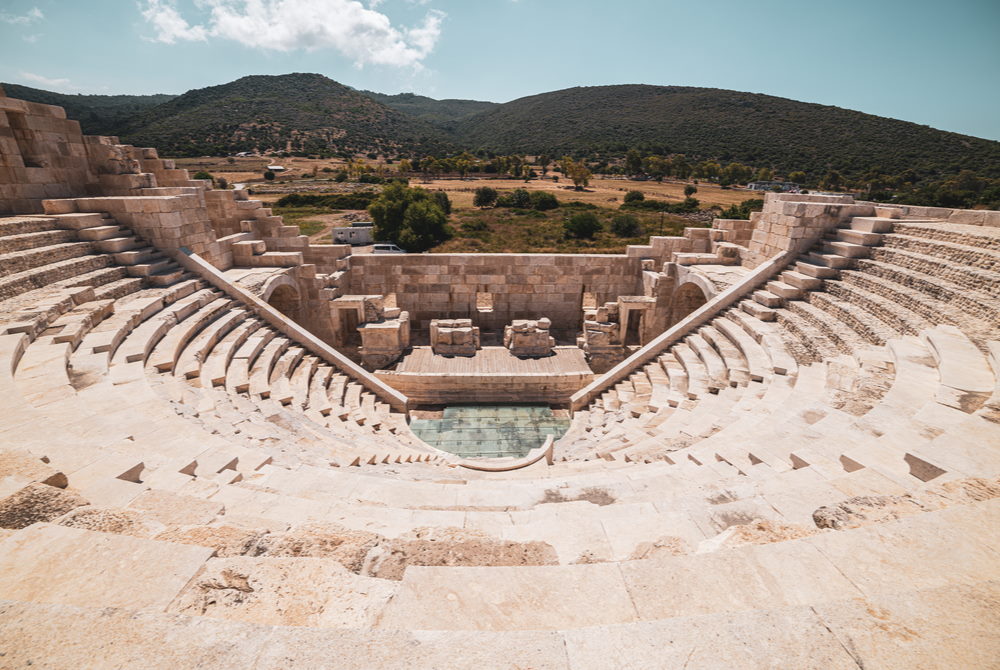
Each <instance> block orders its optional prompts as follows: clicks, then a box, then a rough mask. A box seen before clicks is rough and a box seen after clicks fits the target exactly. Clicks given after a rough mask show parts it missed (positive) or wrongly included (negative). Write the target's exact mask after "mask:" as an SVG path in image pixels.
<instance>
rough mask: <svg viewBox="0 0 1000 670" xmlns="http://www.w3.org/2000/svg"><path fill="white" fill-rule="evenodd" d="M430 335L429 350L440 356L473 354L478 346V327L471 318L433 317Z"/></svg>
mask: <svg viewBox="0 0 1000 670" xmlns="http://www.w3.org/2000/svg"><path fill="white" fill-rule="evenodd" d="M430 336H431V350H432V351H433V352H434V353H435V354H441V355H442V356H475V355H476V351H477V350H478V349H479V348H480V343H479V327H478V326H473V325H472V319H434V320H432V321H431V327H430Z"/></svg>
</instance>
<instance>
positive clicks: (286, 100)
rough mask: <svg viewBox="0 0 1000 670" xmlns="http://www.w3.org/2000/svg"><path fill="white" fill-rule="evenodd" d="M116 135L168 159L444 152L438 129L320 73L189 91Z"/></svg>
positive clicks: (443, 138)
mask: <svg viewBox="0 0 1000 670" xmlns="http://www.w3.org/2000/svg"><path fill="white" fill-rule="evenodd" d="M119 134H120V136H121V137H122V140H123V141H127V142H129V143H130V144H140V145H142V146H152V147H157V148H158V149H159V150H160V151H161V152H162V153H163V155H165V156H167V155H180V156H192V155H204V154H214V155H224V154H228V153H234V152H238V151H268V150H275V151H292V152H305V153H311V154H328V155H333V154H348V153H355V152H370V151H377V152H379V153H385V152H388V153H390V154H392V153H396V152H397V151H406V152H409V151H422V152H436V151H443V150H446V149H447V148H448V140H447V137H446V136H445V134H444V132H443V131H441V130H440V129H438V128H436V127H434V126H432V125H431V124H429V123H427V122H425V121H422V120H420V119H416V118H414V117H411V116H408V115H406V114H403V113H402V112H398V111H396V110H395V109H392V108H390V107H387V106H386V105H383V104H381V103H379V102H376V101H374V100H372V99H371V98H369V97H367V96H365V95H362V94H361V93H358V92H357V91H355V90H354V89H351V88H348V87H347V86H343V85H341V84H338V83H337V82H335V81H333V80H331V79H328V78H326V77H324V76H322V75H318V74H287V75H279V76H250V77H243V78H242V79H237V80H236V81H234V82H230V83H228V84H223V85H221V86H210V87H208V88H201V89H195V90H192V91H188V92H187V93H185V94H183V95H180V96H178V97H176V98H174V99H173V100H170V101H168V102H166V103H164V104H161V105H158V106H156V107H154V108H151V109H148V110H146V111H143V112H141V113H139V114H138V115H136V116H135V117H133V118H132V119H131V120H130V121H129V122H128V123H127V124H126V126H125V127H124V128H123V129H121V131H120V133H119Z"/></svg>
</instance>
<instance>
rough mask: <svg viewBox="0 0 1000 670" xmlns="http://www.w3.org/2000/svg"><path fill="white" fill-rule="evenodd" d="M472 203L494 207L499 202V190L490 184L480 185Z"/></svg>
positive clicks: (482, 206) (481, 206) (478, 205)
mask: <svg viewBox="0 0 1000 670" xmlns="http://www.w3.org/2000/svg"><path fill="white" fill-rule="evenodd" d="M472 204H473V205H475V206H476V207H479V208H484V207H492V206H493V205H495V204H497V190H496V189H495V188H490V187H489V186H480V187H479V188H477V189H476V195H475V197H474V198H473V199H472Z"/></svg>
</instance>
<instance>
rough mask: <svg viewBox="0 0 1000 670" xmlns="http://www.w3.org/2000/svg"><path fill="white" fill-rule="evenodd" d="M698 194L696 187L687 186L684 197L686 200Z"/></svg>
mask: <svg viewBox="0 0 1000 670" xmlns="http://www.w3.org/2000/svg"><path fill="white" fill-rule="evenodd" d="M697 192H698V188H697V187H696V186H692V185H691V184H688V185H687V186H685V187H684V197H685V198H690V197H691V196H692V195H694V194H695V193H697Z"/></svg>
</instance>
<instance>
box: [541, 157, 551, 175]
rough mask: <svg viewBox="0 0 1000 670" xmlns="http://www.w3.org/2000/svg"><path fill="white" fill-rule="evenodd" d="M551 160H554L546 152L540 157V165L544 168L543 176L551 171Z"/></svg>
mask: <svg viewBox="0 0 1000 670" xmlns="http://www.w3.org/2000/svg"><path fill="white" fill-rule="evenodd" d="M551 162H552V159H551V158H549V157H548V156H547V155H546V154H542V155H541V156H539V157H538V166H539V167H540V168H542V176H543V177H544V176H545V175H546V174H548V172H549V163H551Z"/></svg>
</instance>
